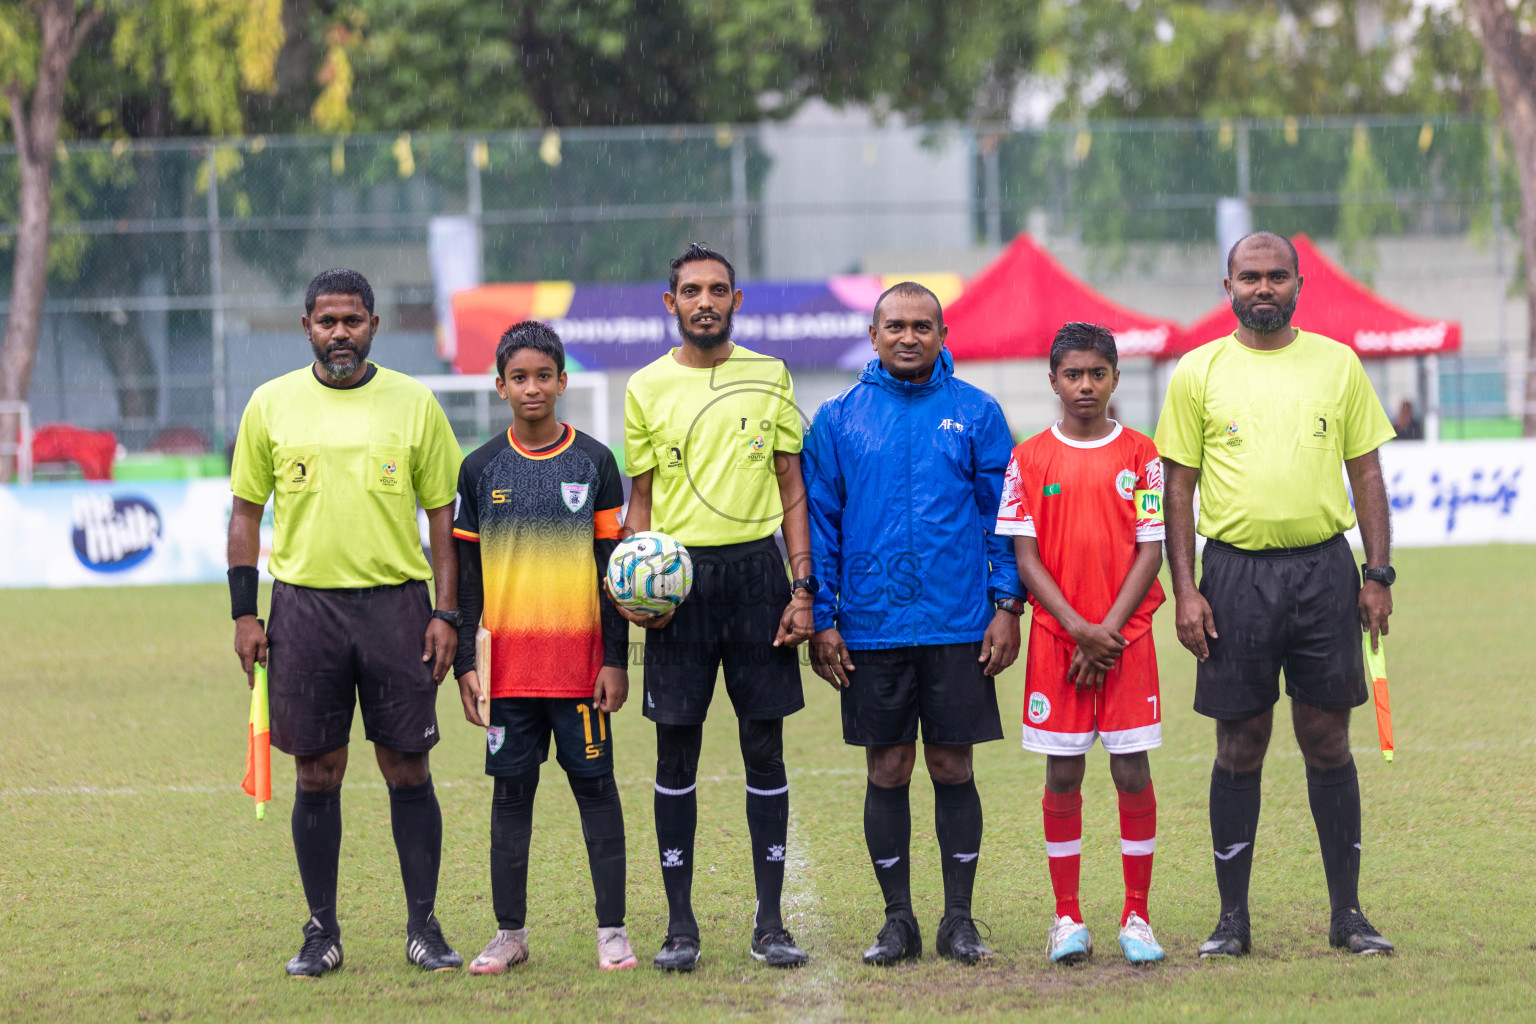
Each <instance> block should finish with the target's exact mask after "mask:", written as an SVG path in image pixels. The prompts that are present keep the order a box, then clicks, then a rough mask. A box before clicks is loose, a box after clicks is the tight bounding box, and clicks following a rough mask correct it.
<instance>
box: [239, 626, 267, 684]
mask: <svg viewBox="0 0 1536 1024" xmlns="http://www.w3.org/2000/svg"><path fill="white" fill-rule="evenodd" d="M235 654H236V655H238V656H239V658H240V668H241V670H242V671H243V672H245V685H246V686H247V687H255V685H256V666H257V665H258V664H259V665H261V666H262V667H266V664H267V631H266V630H265V629H264V628H263V627H262V624H261V620H260V619H258V618H257V617H256V616H254V615H242V616H240V617H239V618H238V619H236V620H235Z"/></svg>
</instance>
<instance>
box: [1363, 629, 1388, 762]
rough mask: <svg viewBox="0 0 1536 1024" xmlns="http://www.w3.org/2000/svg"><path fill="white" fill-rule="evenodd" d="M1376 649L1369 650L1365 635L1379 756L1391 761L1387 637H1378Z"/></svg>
mask: <svg viewBox="0 0 1536 1024" xmlns="http://www.w3.org/2000/svg"><path fill="white" fill-rule="evenodd" d="M1376 645H1377V649H1376V650H1374V651H1373V650H1371V637H1370V634H1366V636H1365V664H1366V667H1367V668H1369V669H1370V671H1371V689H1372V690H1374V691H1375V697H1376V734H1377V735H1378V736H1380V737H1381V756H1382V757H1384V758H1386V759H1387V763H1389V764H1390V763H1391V761H1392V702H1391V701H1390V700H1389V699H1388V698H1387V638H1386V637H1378V638H1377V640H1376Z"/></svg>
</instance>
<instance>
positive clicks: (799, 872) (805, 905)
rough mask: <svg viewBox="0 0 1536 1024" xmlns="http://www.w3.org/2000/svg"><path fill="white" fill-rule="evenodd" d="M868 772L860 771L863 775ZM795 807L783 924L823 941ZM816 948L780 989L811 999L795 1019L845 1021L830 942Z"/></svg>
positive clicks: (791, 818)
mask: <svg viewBox="0 0 1536 1024" xmlns="http://www.w3.org/2000/svg"><path fill="white" fill-rule="evenodd" d="M865 771H866V769H862V768H861V769H859V772H860V774H863V773H865ZM804 774H807V775H809V774H811V773H810V772H806V773H804ZM791 793H793V790H791ZM794 807H795V805H794V802H793V801H791V802H790V811H789V854H788V858H787V860H786V862H785V865H784V867H785V872H784V875H785V879H784V882H785V885H784V888H785V890H786V895H785V897H784V924H785V925H786V926H787V927H788V928H790V931H791V934H793V935H795V936H797V938H798V940H799V941H802V942H803V941H804V938H805V936H806V935H814V936H816V937H817V938H823V937H826V936H827V931H826V928H825V918H824V917H823V916H822V913H821V898H820V897H819V896H818V895H817V894H816V881H815V878H814V877H813V876H812V874H811V872H812V869H813V868H814V866H815V862H814V861H812V860H811V853H810V844H809V843H807V842H806V841H805V836H804V833H802V832H801V830H800V828H799V825H798V824H797V816H796V814H795V810H794ZM817 945H818V947H819V948H818V949H817V951H816V955H815V956H813V957H812V958H811V962H810V963H809V964H807V965H806V966H804V967H801V968H799V969H797V970H796V971H794V972H793V973H792V974H791V975H790V976H789V977H787V978H785V979H784V980H783V981H782V982H780V984H779V990H780V991H781V992H784V993H786V994H795V995H808V996H810V998H811V999H812V1001H813V1002H812V1005H811V1006H809V1007H804V1008H800V1009H797V1011H796V1017H795V1019H796V1020H799V1021H837V1020H842V1019H843V998H842V996H841V995H839V994H838V984H837V966H836V961H835V959H834V957H833V956H832V951H831V949H830V948H829V944H828V943H818V944H817Z"/></svg>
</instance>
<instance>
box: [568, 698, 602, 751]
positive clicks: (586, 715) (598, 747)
mask: <svg viewBox="0 0 1536 1024" xmlns="http://www.w3.org/2000/svg"><path fill="white" fill-rule="evenodd" d="M576 710H577V711H579V712H580V713H581V728H582V731H583V732H584V733H585V734H586V738H587V760H588V761H591V760H593V759H595V758H599V757H602V756H603V748H602V744H604V743H607V742H608V716H607V715H606V714H604V713H603V712H601V711H599V712H598V713H597V742H596V743H593V742H592V709H591V708H590V707H588V706H587V705H586V704H585V703H581V704H577V705H576Z"/></svg>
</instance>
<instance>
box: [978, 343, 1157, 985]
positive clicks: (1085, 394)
mask: <svg viewBox="0 0 1536 1024" xmlns="http://www.w3.org/2000/svg"><path fill="white" fill-rule="evenodd" d="M1117 362H1118V359H1117V354H1116V351H1115V339H1114V335H1112V334H1111V333H1110V332H1109V331H1108V329H1106V328H1104V327H1101V326H1097V325H1094V324H1084V323H1069V324H1065V325H1064V326H1063V327H1062V328H1061V330H1060V331H1058V332H1057V333H1056V338H1055V341H1054V342H1053V343H1052V345H1051V386H1052V387H1053V388H1054V389H1055V390H1056V393H1057V395H1059V396H1060V398H1061V403H1062V407H1063V409H1064V412H1065V415H1064V416H1063V417H1062V418H1061V420H1059V421H1058V422H1057V423H1056V425H1055V426H1053V427H1051V429H1049V430H1046V431H1043V432H1042V433H1040V434H1037V435H1035V436H1034V437H1032V438H1030V439H1029V440H1027V441H1025V442H1024V443H1023V444H1020V445H1019V446H1018V447H1017V448H1015V449H1014V450H1013V458H1012V460H1011V461H1010V462H1009V465H1008V473H1007V476H1006V477H1005V479H1004V482H1003V497H1002V505H1001V508H1000V509H999V511H998V519H997V532H998V533H1000V534H1011V535H1012V536H1013V538H1014V548H1015V553H1016V555H1017V558H1018V563H1019V576H1020V578H1021V579H1022V580H1023V581H1024V584H1025V585H1026V586H1027V587H1028V588H1029V595H1030V601H1031V603H1032V604H1033V605H1034V616H1033V621H1032V623H1031V626H1030V631H1029V655H1028V659H1027V661H1026V669H1025V687H1026V693H1027V696H1026V697H1025V705H1024V749H1025V750H1031V751H1034V752H1036V753H1040V754H1044V755H1046V769H1045V798H1044V801H1043V805H1042V810H1043V811H1044V816H1045V840H1046V842H1045V846H1046V853H1047V856H1048V858H1049V864H1050V873H1051V887H1052V889H1054V890H1055V894H1056V913H1055V917H1054V923H1053V924H1052V926H1051V929H1050V943H1049V951H1050V957H1051V959H1052V960H1053V961H1055V962H1058V963H1075V962H1077V961H1080V960H1083V959H1086V958H1087V957H1088V956H1089V955H1091V953H1092V951H1093V943H1092V940H1091V939H1090V938H1089V935H1088V929H1087V928H1086V927H1085V926H1084V924H1083V916H1082V911H1081V909H1080V908H1079V904H1078V896H1077V889H1078V873H1079V871H1078V869H1079V862H1080V850H1081V846H1082V835H1083V814H1082V807H1083V801H1082V796H1081V794H1080V792H1079V790H1080V787H1081V785H1082V781H1083V770H1084V765H1085V762H1086V758H1085V755H1086V754H1087V752H1088V750H1089V748H1090V747H1092V746H1093V741H1094V738H1095V737H1098V738H1099V739H1100V740H1102V742H1103V744H1104V749H1105V750H1106V751H1108V752H1109V767H1110V774H1111V776H1113V778H1114V781H1115V788H1116V789H1117V790H1118V791H1119V795H1120V852H1121V864H1122V867H1123V870H1124V873H1125V905H1124V908H1123V909H1122V911H1121V914H1120V947H1121V949H1122V951H1123V952H1124V953H1125V957H1126V959H1127V960H1129V961H1130V962H1131V963H1133V964H1134V963H1149V962H1151V961H1155V960H1161V959H1162V958H1163V950H1162V947H1161V946H1159V945H1158V944H1157V940H1156V939H1155V938H1154V937H1153V935H1152V928H1151V925H1150V923H1149V920H1150V915H1149V913H1148V910H1147V890H1148V888H1150V886H1151V882H1152V850H1153V846H1154V844H1155V842H1156V835H1157V802H1156V798H1155V797H1154V795H1153V792H1152V774H1151V768H1150V766H1149V765H1148V762H1147V751H1148V750H1151V749H1152V748H1153V747H1157V746H1161V745H1162V742H1163V739H1162V715H1161V709H1160V708H1159V707H1158V691H1157V655H1156V652H1155V651H1154V650H1153V646H1152V633H1151V627H1152V613H1153V612H1154V611H1155V610H1156V609H1157V607H1158V606H1159V605H1160V604H1162V603H1163V591H1162V588H1161V586H1159V585H1158V582H1157V571H1158V569H1159V568H1160V567H1161V566H1162V542H1163V513H1162V464H1161V463H1160V462H1159V461H1158V455H1157V448H1156V447H1155V446H1154V445H1153V443H1152V440H1151V438H1148V437H1146V436H1144V435H1142V434H1138V433H1137V432H1136V431H1134V430H1129V429H1127V428H1125V427H1123V426H1121V425H1120V424H1119V423H1116V422H1115V421H1114V420H1112V419H1110V418H1109V417H1108V415H1107V414H1106V412H1105V409H1106V407H1107V406H1108V404H1109V398H1110V395H1111V394H1113V393H1114V390H1115V385H1116V384H1118V383H1119V379H1120V373H1119V370H1118V369H1117Z"/></svg>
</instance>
